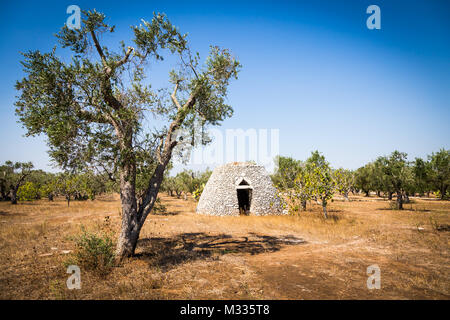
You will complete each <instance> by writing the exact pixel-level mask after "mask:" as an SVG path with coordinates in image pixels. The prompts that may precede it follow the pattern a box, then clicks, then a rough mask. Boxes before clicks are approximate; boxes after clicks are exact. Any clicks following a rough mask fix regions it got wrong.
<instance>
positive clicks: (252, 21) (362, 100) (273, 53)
mask: <svg viewBox="0 0 450 320" xmlns="http://www.w3.org/2000/svg"><path fill="white" fill-rule="evenodd" d="M71 4H76V5H78V6H80V7H81V8H82V9H90V8H96V9H97V10H99V11H102V12H104V13H105V14H106V15H107V16H108V19H109V20H108V21H109V22H110V23H111V24H114V25H116V33H115V35H114V37H113V38H112V39H108V41H111V42H112V41H119V40H122V39H123V40H125V41H126V42H127V40H128V43H130V42H131V32H130V28H129V26H130V25H136V24H139V22H140V19H141V18H144V19H148V20H150V19H151V16H152V12H153V11H157V12H158V11H159V12H165V13H166V14H167V15H168V17H169V19H170V20H171V21H172V23H173V24H175V25H176V26H178V27H179V28H180V30H181V31H182V32H187V33H189V40H190V41H191V47H192V48H193V49H194V50H196V51H199V52H200V53H201V56H202V57H205V56H206V53H207V51H208V48H209V45H219V46H223V47H226V48H229V49H231V50H232V51H233V53H234V54H235V55H236V56H237V57H238V58H239V60H240V61H241V63H242V65H243V68H242V71H241V73H240V76H239V80H237V81H235V82H233V84H232V85H231V87H230V93H229V101H228V102H229V103H230V104H231V105H232V106H233V108H234V110H235V113H234V116H233V117H232V118H231V119H228V120H226V121H225V122H224V123H223V126H222V128H223V129H224V130H225V129H226V128H231V129H235V128H243V129H246V128H255V129H260V128H267V129H271V128H275V129H279V130H280V153H281V154H282V155H286V156H293V157H295V158H297V159H305V158H306V157H307V156H308V155H309V154H310V152H311V151H312V150H316V149H318V150H319V151H321V152H323V153H324V154H325V156H326V158H327V159H328V160H329V161H330V162H331V164H332V166H334V167H346V168H350V169H356V168H358V167H359V166H361V165H363V164H365V163H366V162H368V161H371V160H373V159H375V158H376V157H377V156H379V155H384V154H388V153H390V152H391V151H393V150H395V149H398V150H400V151H404V152H407V153H408V154H409V157H410V158H411V159H413V158H414V157H426V155H427V154H430V153H431V152H433V151H437V150H439V149H440V148H447V149H448V148H450V145H449V137H450V128H449V125H448V123H449V122H450V102H449V101H450V20H449V19H448V14H449V13H450V10H449V9H450V2H448V1H419V0H415V1H396V0H389V1H381V0H370V1H365V0H360V1H356V0H355V1H343V0H341V1H248V2H245V1H223V2H218V1H179V2H178V1H142V2H141V1H131V0H130V1H126V2H124V1H120V2H114V3H112V2H111V1H77V0H73V1H70V2H69V1H1V2H0V28H1V37H0V61H2V70H1V77H0V97H1V99H0V118H1V122H0V135H1V137H2V139H1V140H0V150H1V151H0V162H3V161H5V160H14V161H25V160H26V161H33V163H34V164H35V166H36V167H37V168H41V169H49V168H50V160H49V158H48V155H47V153H46V150H47V146H46V144H45V139H44V138H43V137H38V138H26V137H23V134H24V133H25V131H24V130H23V129H22V128H21V125H20V124H18V123H17V118H16V116H15V115H14V106H13V103H14V100H15V95H16V92H15V90H14V83H15V81H16V80H18V79H21V77H23V73H22V68H21V66H20V64H19V61H20V60H21V55H20V54H19V52H20V51H27V50H31V49H33V50H34V49H39V50H41V51H49V50H50V49H51V48H52V46H53V45H54V44H56V38H55V37H54V36H53V34H54V33H56V32H57V31H58V30H59V28H61V27H62V26H63V24H64V23H65V21H66V19H67V17H68V15H67V14H66V8H67V6H69V5H71ZM371 4H376V5H378V6H379V7H380V9H381V30H369V29H367V27H366V19H367V17H368V16H369V15H368V14H366V8H367V7H368V6H369V5H371ZM163 71H165V70H163V68H161V67H158V66H155V67H151V68H150V72H151V74H152V75H151V79H152V80H154V82H155V83H156V84H161V85H163V84H164V83H165V81H166V79H167V74H166V73H165V72H163Z"/></svg>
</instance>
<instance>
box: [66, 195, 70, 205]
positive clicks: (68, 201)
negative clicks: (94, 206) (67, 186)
mask: <svg viewBox="0 0 450 320" xmlns="http://www.w3.org/2000/svg"><path fill="white" fill-rule="evenodd" d="M66 200H67V207H70V194H69V195H67V196H66Z"/></svg>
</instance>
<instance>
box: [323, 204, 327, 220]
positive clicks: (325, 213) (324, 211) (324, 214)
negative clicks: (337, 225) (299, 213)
mask: <svg viewBox="0 0 450 320" xmlns="http://www.w3.org/2000/svg"><path fill="white" fill-rule="evenodd" d="M322 209H323V216H324V217H325V219H328V212H327V203H326V202H323V203H322Z"/></svg>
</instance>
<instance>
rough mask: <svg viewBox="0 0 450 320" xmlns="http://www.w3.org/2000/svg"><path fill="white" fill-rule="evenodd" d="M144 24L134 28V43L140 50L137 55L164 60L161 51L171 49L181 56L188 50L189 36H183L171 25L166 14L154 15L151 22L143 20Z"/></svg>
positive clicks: (143, 57)
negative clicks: (187, 38)
mask: <svg viewBox="0 0 450 320" xmlns="http://www.w3.org/2000/svg"><path fill="white" fill-rule="evenodd" d="M141 21H142V24H140V25H139V26H134V27H132V29H133V32H134V40H133V41H134V43H135V44H136V46H137V48H138V53H137V55H138V56H139V57H140V58H142V59H145V58H147V57H150V56H153V57H155V58H156V60H163V57H162V56H161V55H160V54H159V50H160V49H166V48H167V49H169V50H170V51H171V52H172V53H174V52H177V53H179V54H181V53H182V52H183V51H184V50H186V46H187V40H186V37H187V34H181V33H180V32H179V31H178V29H177V28H176V27H175V26H173V25H172V23H170V21H169V20H168V19H167V17H166V15H165V14H161V13H157V14H155V13H153V18H152V21H151V22H148V21H145V20H143V19H142V20H141Z"/></svg>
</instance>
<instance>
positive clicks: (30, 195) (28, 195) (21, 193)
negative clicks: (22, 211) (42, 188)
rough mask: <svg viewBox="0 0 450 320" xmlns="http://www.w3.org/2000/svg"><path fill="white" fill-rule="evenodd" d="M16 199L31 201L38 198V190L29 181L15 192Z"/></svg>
mask: <svg viewBox="0 0 450 320" xmlns="http://www.w3.org/2000/svg"><path fill="white" fill-rule="evenodd" d="M17 198H18V199H19V200H20V201H33V200H37V199H39V198H40V193H39V188H38V187H37V186H36V185H35V184H34V183H33V182H31V181H27V182H25V184H23V185H21V186H20V187H19V189H18V190H17Z"/></svg>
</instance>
